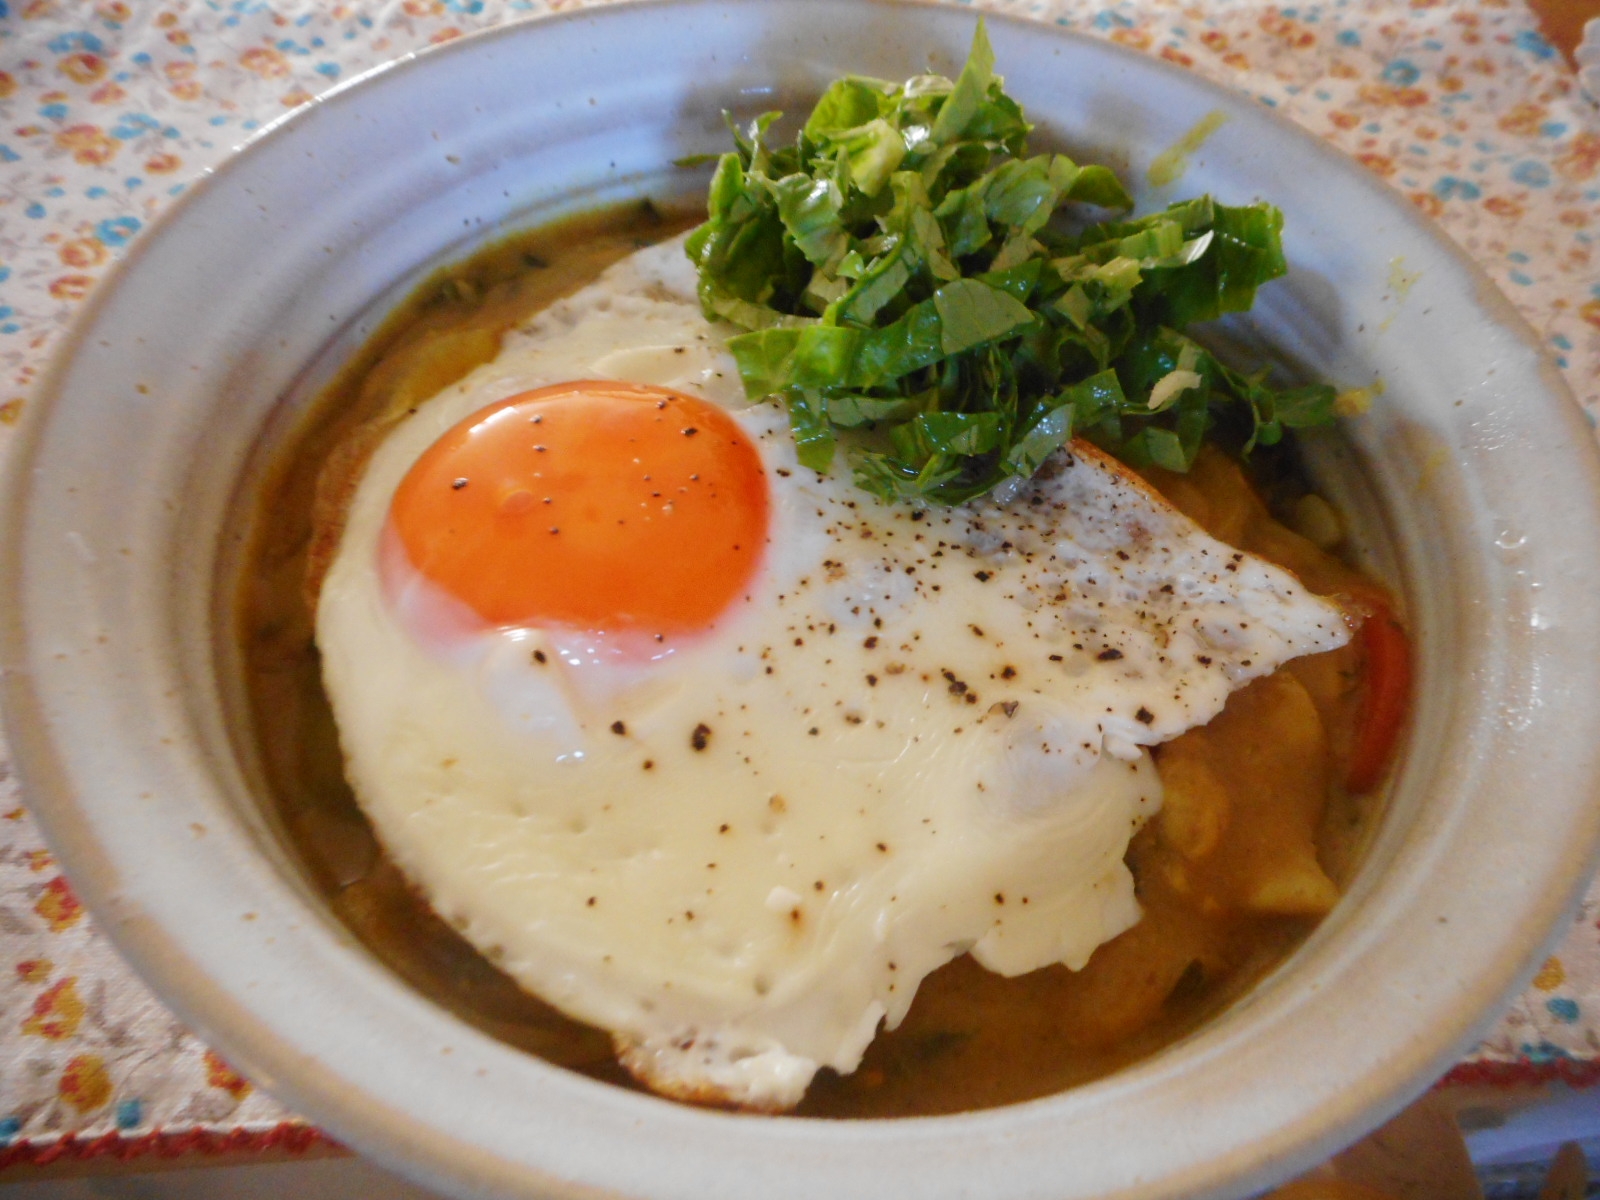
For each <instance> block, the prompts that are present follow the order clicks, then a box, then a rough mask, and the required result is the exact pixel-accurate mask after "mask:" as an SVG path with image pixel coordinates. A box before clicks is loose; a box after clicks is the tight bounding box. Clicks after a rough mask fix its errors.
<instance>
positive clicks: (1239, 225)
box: [688, 22, 1334, 504]
mask: <svg viewBox="0 0 1600 1200" xmlns="http://www.w3.org/2000/svg"><path fill="white" fill-rule="evenodd" d="M779 115H780V114H778V113H767V114H764V115H763V116H761V117H758V118H757V119H756V120H755V121H753V122H752V123H751V124H750V125H749V126H748V127H746V128H743V129H740V128H737V127H733V126H732V122H730V127H731V128H733V135H734V143H735V148H734V150H732V151H730V152H729V153H727V154H724V155H723V156H722V157H721V158H720V159H719V160H718V163H717V168H716V173H715V175H714V177H713V179H712V182H711V189H710V195H709V197H708V202H707V208H708V217H707V220H706V222H705V223H704V224H703V225H701V226H700V227H699V228H697V229H696V230H695V231H694V232H693V233H692V234H691V235H690V237H689V241H688V253H689V257H690V258H691V259H693V260H694V262H695V264H696V266H697V267H698V268H699V279H700V284H699V286H700V301H701V305H702V307H703V308H704V310H705V313H706V315H707V317H709V318H712V319H720V320H724V321H727V322H729V323H731V324H733V325H735V326H737V327H738V328H740V329H741V330H743V331H744V332H742V333H739V334H737V335H736V336H734V337H733V338H731V339H730V341H729V349H730V350H731V351H732V353H733V356H734V359H735V361H736V362H737V363H738V366H739V372H740V375H741V377H742V379H743V382H744V387H745V390H746V392H747V393H748V394H749V395H750V396H751V397H752V398H754V399H760V398H767V397H776V398H781V399H782V401H783V402H784V404H785V405H786V406H787V409H788V413H789V421H790V426H791V428H792V430H793V432H794V437H795V442H796V445H797V446H798V448H799V455H800V461H801V462H802V463H804V464H805V465H806V466H809V467H813V468H815V469H816V470H818V471H826V470H828V469H829V467H830V465H831V464H832V462H833V459H834V455H835V450H836V447H837V446H838V445H839V444H840V443H841V442H843V443H844V444H845V445H846V447H847V449H848V453H849V455H850V459H851V461H852V466H853V468H854V472H855V478H856V482H857V483H858V484H859V485H860V486H861V487H863V488H866V489H867V490H868V491H871V492H874V493H876V494H877V495H879V496H883V497H885V498H903V499H909V500H917V501H937V502H941V503H947V504H957V503H960V502H962V501H964V500H967V499H970V498H972V497H974V496H978V495H981V494H983V493H984V492H986V491H988V490H989V489H990V488H992V487H994V486H995V485H996V484H997V483H999V482H1000V481H1001V480H1003V479H1005V478H1007V477H1010V476H1023V477H1026V476H1029V475H1031V474H1033V472H1034V471H1036V470H1038V468H1039V466H1040V464H1041V463H1043V462H1044V460H1045V459H1046V458H1047V457H1048V456H1049V455H1050V454H1051V453H1053V452H1054V451H1055V450H1057V449H1058V448H1059V447H1061V446H1062V445H1063V444H1065V443H1066V442H1067V440H1068V439H1070V438H1072V437H1074V436H1081V437H1086V438H1088V439H1090V440H1092V441H1094V442H1096V443H1097V444H1099V445H1101V446H1103V447H1104V448H1106V449H1107V450H1109V451H1111V452H1112V453H1113V454H1116V455H1117V456H1118V457H1120V458H1122V459H1124V460H1125V461H1127V462H1130V463H1132V464H1134V465H1135V466H1142V465H1145V464H1149V463H1154V464H1157V465H1159V466H1162V467H1167V468H1169V469H1172V470H1176V471H1183V470H1186V469H1187V468H1188V467H1189V465H1190V464H1191V463H1193V461H1194V457H1195V455H1196V454H1197V453H1198V451H1199V449H1200V444H1201V441H1202V440H1203V439H1204V437H1205V436H1206V434H1207V432H1208V431H1209V430H1210V429H1211V428H1212V427H1213V426H1214V425H1215V424H1216V423H1217V422H1218V421H1219V420H1223V419H1230V420H1238V421H1239V422H1240V424H1241V427H1242V429H1243V431H1244V434H1245V441H1244V448H1245V450H1246V451H1248V450H1250V449H1251V448H1253V447H1254V446H1257V445H1271V444H1273V443H1275V442H1277V441H1279V440H1280V439H1281V438H1282V436H1283V431H1284V430H1285V429H1289V428H1296V427H1301V426H1307V425H1318V424H1324V423H1327V422H1329V421H1331V420H1332V419H1333V415H1334V414H1333V403H1334V391H1333V389H1332V388H1331V387H1327V386H1325V385H1321V384H1317V385H1312V386H1308V387H1298V388H1290V389H1280V388H1275V387H1272V386H1270V385H1269V384H1268V383H1267V382H1266V372H1265V371H1262V372H1258V373H1255V374H1242V373H1240V372H1238V371H1235V370H1232V369H1230V368H1229V367H1227V366H1225V365H1224V364H1223V363H1221V362H1219V361H1218V360H1217V359H1216V358H1215V357H1214V356H1213V355H1212V354H1211V353H1210V352H1208V351H1207V350H1205V349H1204V348H1203V347H1202V346H1201V345H1200V344H1199V343H1197V342H1195V341H1194V340H1192V339H1191V338H1190V337H1189V336H1188V335H1187V334H1186V333H1185V332H1184V331H1185V330H1186V329H1187V327H1188V326H1189V325H1191V324H1193V323H1195V322H1200V321H1209V320H1212V319H1214V318H1216V317H1219V316H1222V315H1223V314H1225V313H1230V312H1240V311H1243V310H1245V309H1248V308H1249V307H1250V305H1251V304H1252V303H1253V302H1254V299H1255V292H1256V288H1257V287H1258V286H1260V285H1261V284H1263V283H1265V282H1267V281H1268V280H1270V279H1275V278H1277V277H1278V276H1280V275H1282V274H1283V273H1284V269H1285V264H1284V258H1283V247H1282V242H1281V230H1282V226H1283V216H1282V214H1281V213H1280V212H1279V211H1278V210H1277V209H1276V208H1274V207H1273V206H1272V205H1270V204H1265V203H1257V204H1251V205H1246V206H1243V207H1230V206H1228V205H1225V204H1219V203H1217V202H1215V201H1214V200H1212V198H1211V197H1209V196H1201V197H1199V198H1197V199H1194V200H1187V201H1183V202H1181V203H1177V204H1173V205H1170V206H1168V207H1167V208H1166V209H1164V210H1163V211H1161V212H1156V213H1151V214H1148V215H1146V216H1142V217H1136V218H1132V219H1121V220H1101V221H1099V222H1098V223H1089V222H1090V218H1091V217H1092V216H1093V215H1095V212H1096V210H1111V212H1113V213H1114V212H1126V211H1127V210H1128V209H1130V208H1131V207H1132V203H1133V202H1132V199H1131V197H1130V196H1129V195H1128V193H1127V191H1126V190H1125V189H1124V188H1123V186H1122V184H1121V182H1120V181H1119V180H1118V179H1117V177H1116V175H1115V174H1113V173H1112V172H1111V171H1110V170H1109V169H1107V168H1106V167H1103V166H1096V165H1093V164H1079V163H1076V162H1074V161H1072V160H1071V159H1070V158H1068V157H1066V156H1065V155H1061V154H1041V155H1036V156H1033V157H1029V156H1028V155H1027V146H1026V141H1027V135H1028V132H1029V130H1030V128H1031V126H1029V124H1028V122H1027V120H1026V119H1025V118H1024V116H1023V113H1022V109H1021V108H1020V107H1018V105H1017V104H1016V102H1015V101H1014V100H1012V99H1011V98H1010V97H1009V96H1007V95H1006V94H1005V92H1004V90H1003V89H1002V86H1001V80H1000V78H999V77H998V76H997V75H995V73H994V55H993V53H992V51H991V49H990V47H989V41H988V38H987V36H986V34H985V32H984V28H983V25H982V23H981V22H980V23H979V25H978V30H977V33H976V35H975V36H974V38H973V43H972V50H971V53H970V55H969V56H968V58H967V63H966V66H965V67H964V69H963V70H962V72H961V74H960V76H959V77H958V78H957V79H955V80H954V81H952V80H949V79H946V78H944V77H942V76H938V75H920V76H917V77H916V78H914V79H910V80H908V81H906V82H905V83H903V84H898V83H890V82H887V81H885V80H880V79H868V78H864V77H859V76H851V77H848V78H845V79H840V80H837V81H836V82H834V83H833V84H832V85H831V86H830V87H829V88H828V89H827V91H826V92H824V93H823V95H822V98H821V99H820V100H819V101H818V102H817V105H816V107H815V108H814V109H813V110H812V112H811V115H810V116H809V117H808V118H807V120H806V123H805V126H804V127H803V129H802V130H801V132H800V134H799V136H798V138H797V139H796V141H795V143H794V144H793V145H790V146H769V145H767V135H768V133H769V131H770V129H771V127H772V125H773V123H774V122H775V121H776V120H777V119H778V117H779ZM1099 215H1102V216H1104V215H1108V214H1106V213H1105V212H1104V211H1100V214H1099Z"/></svg>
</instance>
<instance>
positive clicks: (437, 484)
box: [389, 380, 768, 635]
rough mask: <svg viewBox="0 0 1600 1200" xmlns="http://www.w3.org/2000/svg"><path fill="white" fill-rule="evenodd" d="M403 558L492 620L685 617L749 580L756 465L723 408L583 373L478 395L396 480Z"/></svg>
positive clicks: (756, 544) (596, 627) (683, 627)
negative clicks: (488, 397) (576, 378)
mask: <svg viewBox="0 0 1600 1200" xmlns="http://www.w3.org/2000/svg"><path fill="white" fill-rule="evenodd" d="M389 513H390V520H391V522H392V527H393V529H394V532H395V533H396V534H397V535H398V536H399V540H400V544H401V546H402V547H403V549H404V550H405V553H406V556H407V557H408V558H409V559H410V561H411V564H412V565H413V566H414V567H415V568H416V570H417V571H418V572H420V573H421V574H422V575H423V576H424V577H425V578H427V579H428V580H430V581H431V582H432V583H433V584H435V585H436V586H437V587H439V588H441V589H442V590H443V591H444V592H446V593H447V594H449V595H450V596H453V597H454V598H455V599H457V600H459V601H460V602H462V603H463V604H465V605H467V606H468V607H469V608H471V609H472V610H473V611H474V612H476V613H477V614H478V615H479V616H480V617H481V618H482V619H483V620H484V622H485V623H486V624H489V625H491V626H514V625H533V626H562V627H568V628H575V629H582V630H589V631H592V632H597V633H645V634H650V635H668V634H683V633H692V632H696V631H700V630H704V629H706V628H708V627H709V626H711V625H712V624H713V623H714V622H715V621H716V620H717V618H718V617H719V616H721V615H722V613H723V612H725V611H726V610H727V609H728V607H729V605H731V604H732V603H734V602H735V601H737V600H738V599H740V598H741V597H743V596H744V595H745V594H746V589H747V588H748V585H749V582H750V579H751V577H752V575H753V574H754V572H755V569H756V567H757V565H758V564H759V562H760V560H761V556H762V551H763V550H764V548H765V545H766V540H767V522H768V497H767V482H766V475H765V472H764V471H763V469H762V466H761V458H760V455H759V454H758V452H757V450H756V447H755V445H754V443H753V442H752V441H751V440H750V438H749V437H748V436H747V435H746V434H745V432H744V430H743V429H741V428H740V427H739V425H738V424H737V423H736V422H735V421H734V420H733V419H732V418H731V417H730V416H729V415H728V414H727V413H726V412H725V411H723V410H722V409H721V408H718V407H717V406H715V405H713V404H709V403H707V402H706V401H704V400H700V399H697V398H695V397H693V396H687V395H684V394H682V393H680V392H673V391H669V390H667V389H665V388H657V387H645V386H640V385H636V384H628V383H606V382H595V381H589V380H586V381H581V382H576V383H563V384H557V385H555V386H554V387H546V388H539V389H538V390H536V391H531V392H523V393H522V394H521V395H517V396H513V397H511V398H510V399H508V400H503V401H501V402H500V403H498V404H493V405H490V406H489V407H487V408H484V409H480V410H479V411H478V412H476V413H474V414H472V415H471V416H470V417H468V418H466V419H465V420H464V421H462V422H461V423H460V424H458V425H456V426H455V427H454V428H453V429H451V430H450V431H449V432H447V433H446V434H445V435H444V436H443V437H441V438H440V439H439V440H438V441H436V442H435V443H434V444H433V445H432V446H431V447H429V448H428V450H427V451H426V452H425V453H424V454H423V455H422V457H421V458H419V459H418V460H417V461H416V463H415V464H414V465H413V466H412V468H411V470H410V472H409V473H408V474H407V475H406V477H405V479H404V480H402V481H401V484H400V487H399V489H398V490H397V491H396V492H395V496H394V500H393V502H392V503H391V506H390V510H389Z"/></svg>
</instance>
